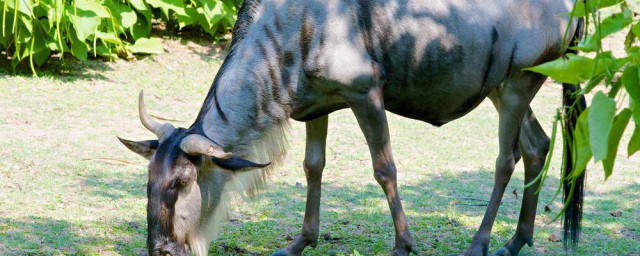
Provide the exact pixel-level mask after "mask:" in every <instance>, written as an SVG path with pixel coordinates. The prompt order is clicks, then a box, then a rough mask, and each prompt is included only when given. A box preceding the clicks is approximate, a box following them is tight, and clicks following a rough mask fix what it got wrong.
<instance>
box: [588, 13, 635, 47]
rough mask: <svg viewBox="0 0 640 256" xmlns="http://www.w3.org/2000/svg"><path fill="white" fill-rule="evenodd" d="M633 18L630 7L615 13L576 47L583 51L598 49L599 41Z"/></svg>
mask: <svg viewBox="0 0 640 256" xmlns="http://www.w3.org/2000/svg"><path fill="white" fill-rule="evenodd" d="M632 20H633V13H632V12H631V10H629V8H624V9H623V11H622V12H620V13H614V14H612V15H611V16H609V17H607V18H605V19H604V20H602V23H600V24H599V25H598V26H597V27H596V31H595V32H593V33H591V34H589V35H588V36H587V37H586V38H584V39H583V40H580V43H579V44H578V46H577V47H576V48H577V49H578V50H580V51H583V52H594V51H596V50H597V49H598V43H599V42H600V41H601V40H602V38H605V37H607V36H609V35H611V34H613V33H615V32H618V31H620V30H622V29H623V28H625V27H626V26H628V25H629V24H630V23H631V21H632Z"/></svg>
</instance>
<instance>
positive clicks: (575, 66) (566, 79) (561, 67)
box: [525, 54, 594, 84]
mask: <svg viewBox="0 0 640 256" xmlns="http://www.w3.org/2000/svg"><path fill="white" fill-rule="evenodd" d="M593 66H594V60H593V59H590V58H587V57H583V56H578V55H575V54H567V57H566V58H558V59H556V60H554V61H550V62H547V63H543V64H540V65H538V66H535V67H531V68H526V69H525V70H529V71H533V72H537V73H541V74H544V75H546V76H548V77H551V78H553V79H554V80H556V81H558V82H563V83H571V84H577V83H580V82H582V81H586V80H588V79H589V78H590V77H591V74H592V71H593Z"/></svg>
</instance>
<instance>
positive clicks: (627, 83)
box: [621, 65, 640, 102]
mask: <svg viewBox="0 0 640 256" xmlns="http://www.w3.org/2000/svg"><path fill="white" fill-rule="evenodd" d="M621 79H622V83H623V84H624V88H625V89H627V93H629V96H630V97H631V98H632V99H633V100H634V101H635V102H640V72H638V66H635V65H632V66H628V67H627V68H626V69H625V70H624V72H623V73H622V77H621Z"/></svg>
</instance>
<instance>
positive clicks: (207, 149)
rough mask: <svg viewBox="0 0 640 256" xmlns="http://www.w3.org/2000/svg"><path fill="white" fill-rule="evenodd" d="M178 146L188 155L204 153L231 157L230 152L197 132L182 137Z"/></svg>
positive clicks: (219, 157) (222, 157) (219, 156)
mask: <svg viewBox="0 0 640 256" xmlns="http://www.w3.org/2000/svg"><path fill="white" fill-rule="evenodd" d="M180 148H181V149H182V151H184V152H185V153H187V154H189V155H206V156H212V157H215V158H218V159H228V158H230V157H231V153H227V152H224V150H223V149H222V148H221V147H220V146H218V145H216V144H214V143H213V141H211V140H210V139H209V138H207V137H205V136H202V135H199V134H191V135H189V136H187V137H185V138H184V139H182V142H180Z"/></svg>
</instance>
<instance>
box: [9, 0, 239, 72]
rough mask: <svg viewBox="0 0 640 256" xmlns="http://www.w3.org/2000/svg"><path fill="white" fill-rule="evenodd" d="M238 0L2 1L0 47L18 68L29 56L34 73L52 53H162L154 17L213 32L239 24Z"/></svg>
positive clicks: (108, 55)
mask: <svg viewBox="0 0 640 256" xmlns="http://www.w3.org/2000/svg"><path fill="white" fill-rule="evenodd" d="M239 4H240V1H239V0H189V1H186V2H185V1H184V0H0V5H1V6H2V11H1V12H0V19H1V20H2V30H1V31H0V32H1V34H0V46H2V47H4V48H5V49H7V50H6V52H7V55H9V56H11V57H10V58H11V64H12V66H13V67H14V68H15V67H16V66H17V65H18V63H20V62H21V61H26V60H28V61H29V64H30V66H31V69H32V72H33V73H34V74H35V73H36V67H37V66H40V65H42V64H43V63H44V62H45V61H46V59H47V58H48V57H49V56H50V55H51V54H52V53H60V56H61V57H62V56H64V53H69V52H70V53H71V54H72V55H73V56H75V57H76V58H78V59H80V60H83V61H86V60H87V58H88V57H89V56H93V57H97V56H102V57H105V58H107V59H115V58H118V57H122V56H126V57H129V56H130V55H131V54H132V53H133V54H138V53H142V54H155V53H162V52H163V49H162V45H161V44H160V39H159V38H153V37H149V35H150V33H151V29H152V22H155V21H163V22H172V21H177V22H178V24H179V26H180V28H183V27H186V26H195V27H201V28H202V29H203V30H204V31H206V32H207V33H209V34H211V35H216V34H218V33H220V32H225V31H227V30H228V29H229V28H230V27H231V26H233V24H234V23H235V15H236V13H237V9H238V6H239Z"/></svg>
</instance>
